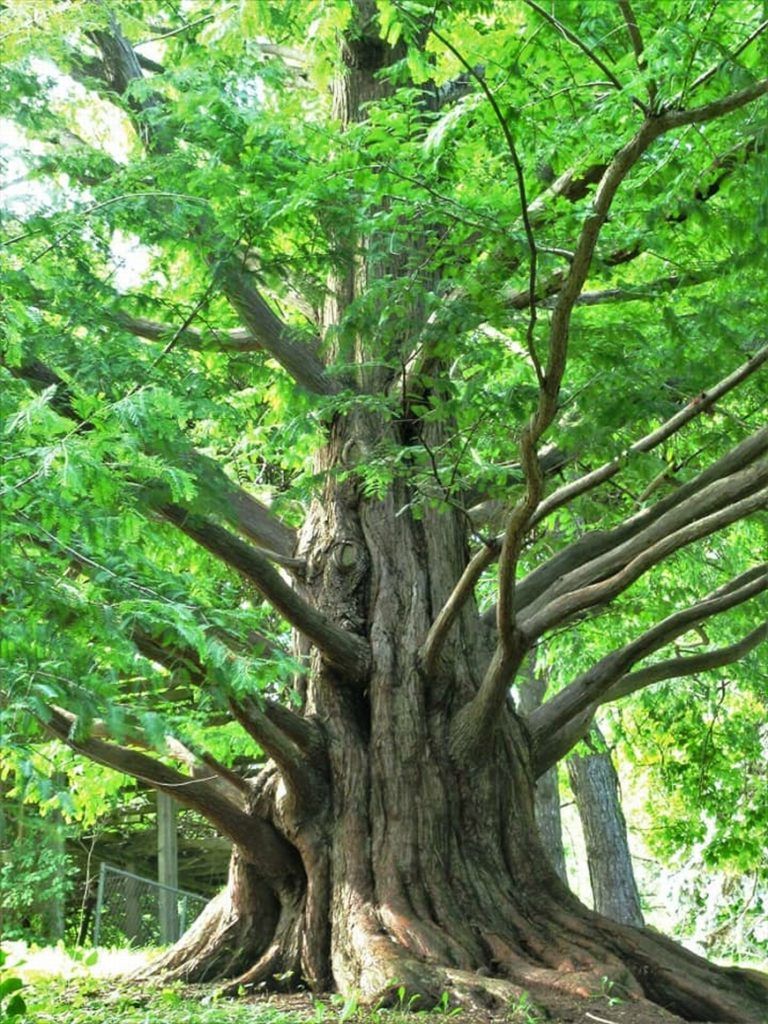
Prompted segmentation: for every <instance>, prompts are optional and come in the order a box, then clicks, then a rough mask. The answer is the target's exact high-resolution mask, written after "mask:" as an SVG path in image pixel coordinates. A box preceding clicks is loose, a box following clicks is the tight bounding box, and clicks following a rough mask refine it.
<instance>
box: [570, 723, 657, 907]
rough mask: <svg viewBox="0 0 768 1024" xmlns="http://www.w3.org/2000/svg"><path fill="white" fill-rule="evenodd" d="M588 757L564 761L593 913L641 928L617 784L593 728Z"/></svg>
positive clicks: (604, 751)
mask: <svg viewBox="0 0 768 1024" xmlns="http://www.w3.org/2000/svg"><path fill="white" fill-rule="evenodd" d="M586 743H587V744H588V745H589V747H590V748H591V749H590V753H588V754H583V755H582V754H574V755H572V756H571V757H569V758H568V760H567V765H568V776H569V778H570V780H571V788H572V789H573V795H574V797H575V798H576V806H577V807H578V809H579V817H580V818H581V825H582V828H583V830H584V841H585V843H586V847H587V862H588V864H589V879H590V883H591V885H592V895H593V897H594V901H595V910H597V911H599V913H601V914H605V915H606V917H610V918H613V920H614V921H620V922H622V923H623V924H633V925H637V926H638V927H639V926H642V925H643V923H644V921H643V912H642V910H641V908H640V894H639V893H638V891H637V883H636V881H635V872H634V869H633V867H632V857H631V855H630V852H629V844H628V842H627V823H626V821H625V819H624V812H623V811H622V809H621V800H620V798H619V780H618V776H617V774H616V769H615V768H614V766H613V761H612V760H611V754H610V751H609V750H608V749H607V748H606V745H605V740H604V739H603V736H602V733H601V732H600V730H599V728H598V726H597V725H593V726H592V729H591V730H590V733H589V736H588V737H587V739H586Z"/></svg>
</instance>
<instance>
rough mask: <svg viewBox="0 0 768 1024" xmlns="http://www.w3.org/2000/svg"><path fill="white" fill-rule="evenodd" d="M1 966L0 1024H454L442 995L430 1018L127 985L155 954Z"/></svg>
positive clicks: (203, 988)
mask: <svg viewBox="0 0 768 1024" xmlns="http://www.w3.org/2000/svg"><path fill="white" fill-rule="evenodd" d="M5 950H6V952H5V962H4V964H1V965H0V993H2V991H3V982H4V981H8V980H9V979H11V978H13V979H14V980H13V983H12V984H11V985H10V986H9V987H8V988H9V991H8V996H9V997H10V996H11V994H12V995H13V996H14V998H15V1002H14V1003H13V1004H12V1005H13V1007H14V1009H15V1011H16V1012H15V1013H8V1012H7V1007H8V1006H9V1005H11V1004H10V999H9V998H8V999H6V1000H5V1001H3V999H2V998H0V1024H27V1022H29V1024H414V1021H422V1022H427V1021H429V1024H439V1022H441V1021H444V1022H446V1024H447V1022H448V1020H449V1019H451V1020H454V1019H455V1021H456V1024H460V1017H461V1015H459V1018H457V1017H456V1015H457V1014H458V1011H457V1010H455V1009H452V1008H451V1005H450V1000H449V997H448V995H447V994H446V995H445V998H444V1000H443V1001H442V1002H441V1003H440V1004H439V1005H438V1006H437V1007H436V1008H435V1009H433V1010H431V1011H430V1012H429V1013H419V1012H418V1006H417V1005H415V1004H413V1003H409V1002H408V1001H407V1000H406V996H405V993H403V996H402V1006H398V1007H395V1008H388V1009H377V1008H370V1007H363V1006H361V1005H360V1004H359V1002H358V1000H357V999H355V997H354V996H349V997H346V998H345V997H342V996H338V995H328V996H326V997H323V998H316V997H313V996H311V995H310V994H309V993H307V994H306V995H297V996H286V997H280V996H276V997H273V998H267V997H263V998H259V997H258V996H251V995H246V994H243V996H242V997H241V998H238V999H225V998H221V997H219V996H218V994H217V990H216V986H215V985H184V984H182V983H180V982H174V983H172V984H169V985H162V984H160V983H153V984H149V983H139V982H136V981H132V980H130V979H129V978H127V977H126V976H127V975H130V974H131V973H132V972H133V971H136V970H137V969H139V968H140V967H142V966H143V965H144V964H146V963H147V962H148V960H149V959H151V957H152V956H153V955H154V953H155V952H156V951H146V950H131V949H119V950H118V949H116V950H98V951H96V950H78V949H67V948H66V947H65V946H64V945H63V944H60V945H59V946H56V947H49V948H42V949H39V948H36V947H26V946H25V945H24V944H22V943H9V944H6V946H5ZM539 1019H540V1018H539V1017H538V1016H537V1015H536V1014H535V1012H534V1010H533V1005H532V1004H531V1003H529V1001H528V1000H527V998H525V999H522V1000H520V1001H519V1002H517V1003H516V1004H515V1005H514V1006H510V1007H509V1008H508V1013H507V1014H506V1015H505V1024H538V1021H539Z"/></svg>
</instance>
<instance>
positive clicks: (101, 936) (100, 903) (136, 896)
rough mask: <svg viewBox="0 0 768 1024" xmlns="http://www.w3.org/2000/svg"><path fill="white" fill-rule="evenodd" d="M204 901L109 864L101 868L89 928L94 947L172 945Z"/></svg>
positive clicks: (203, 904)
mask: <svg viewBox="0 0 768 1024" xmlns="http://www.w3.org/2000/svg"><path fill="white" fill-rule="evenodd" d="M207 902H208V900H207V899H206V898H205V897H204V896H200V895H198V894H197V893H194V892H186V891H185V890H183V889H174V888H171V887H170V886H168V885H162V884H161V883H160V882H155V881H153V880H152V879H151V878H142V877H141V876H140V875H134V874H132V872H130V871H123V870H121V869H120V868H115V867H113V866H112V865H111V864H102V865H101V870H100V872H99V888H98V893H97V896H96V913H95V918H94V924H93V944H94V946H123V945H125V944H126V943H129V944H130V945H132V946H158V945H167V944H168V943H171V942H175V941H176V940H177V939H178V938H179V936H180V935H182V934H183V933H184V932H185V931H186V930H187V928H189V926H190V925H191V924H192V922H193V921H194V920H195V918H197V917H199V915H200V913H201V912H202V910H203V908H204V907H205V905H206V903H207Z"/></svg>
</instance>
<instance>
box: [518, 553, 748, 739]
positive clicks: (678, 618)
mask: <svg viewBox="0 0 768 1024" xmlns="http://www.w3.org/2000/svg"><path fill="white" fill-rule="evenodd" d="M767 590H768V564H763V565H760V566H756V567H755V568H753V569H750V570H748V571H747V572H746V573H742V575H741V576H739V577H737V578H736V580H733V581H731V582H730V583H728V584H726V586H725V587H721V588H719V589H718V590H715V591H713V592H712V593H711V594H709V595H708V596H707V597H705V598H703V599H702V600H701V601H699V602H697V603H696V604H693V605H691V606H690V607H688V608H686V609H684V610H683V611H680V612H676V613H675V614H674V615H670V616H669V617H668V618H666V619H664V620H663V621H662V622H660V623H658V624H657V625H656V626H654V627H653V628H652V629H649V630H647V631H646V632H645V633H643V634H642V635H641V636H640V637H638V638H637V639H635V640H633V641H632V642H631V643H629V644H626V645H625V646H624V647H622V648H620V649H619V650H617V651H612V652H611V653H610V654H608V655H606V656H605V657H604V658H601V660H600V661H599V662H597V664H596V665H593V666H592V668H590V669H589V670H588V671H587V672H584V673H583V674H582V675H581V676H579V677H578V679H575V680H574V681H573V682H572V683H570V684H569V685H568V686H566V687H565V689H564V690H561V691H560V692H559V693H558V694H556V695H555V696H554V697H552V698H551V699H550V700H548V701H547V702H546V703H544V704H542V705H541V707H539V708H537V709H536V710H535V711H534V712H533V713H532V714H531V715H530V718H529V722H528V724H529V728H530V730H531V734H532V736H533V740H534V745H536V746H540V745H541V744H542V743H543V742H544V741H545V740H546V739H547V738H548V737H550V736H553V735H555V734H556V733H557V732H558V731H559V730H561V729H562V728H563V727H564V726H566V725H567V723H568V722H570V721H571V720H572V719H575V718H576V717H577V716H579V715H582V714H583V713H584V712H585V711H587V710H589V712H590V714H592V713H594V709H595V707H597V706H598V705H599V704H601V703H604V702H605V701H607V700H611V699H614V697H611V696H609V694H610V693H611V692H612V691H613V693H614V696H619V695H621V693H622V692H631V689H624V688H622V687H621V685H620V681H622V680H623V679H625V678H628V677H627V672H628V671H629V669H630V668H631V667H632V666H633V665H635V664H636V663H637V662H638V661H640V660H642V659H643V658H646V657H648V656H649V655H651V654H653V653H654V652H655V651H658V650H660V649H661V648H662V647H664V646H666V645H667V644H668V643H670V642H671V641H672V640H674V639H675V638H676V637H678V636H680V635H681V634H682V633H685V632H687V631H688V630H689V629H690V628H691V627H692V626H694V625H697V624H698V623H700V622H702V621H704V620H705V619H708V618H711V617H712V616H714V615H720V614H722V613H723V612H725V611H728V610H730V609H731V608H735V607H737V606H738V605H742V604H744V603H745V602H747V601H751V600H752V599H754V598H755V597H757V596H758V595H760V594H763V593H765V592H766V591H767ZM757 642H758V641H757V640H755V644H756V643H757ZM753 646H754V645H753ZM750 649H751V648H750ZM684 660H688V659H684ZM678 667H679V666H678ZM693 670H694V671H696V668H695V666H694V668H693ZM646 678H647V682H646V683H645V684H643V683H640V684H639V685H638V686H635V687H634V688H635V689H639V686H640V685H649V684H650V683H651V682H653V681H655V680H654V679H653V675H652V673H649V674H648V675H647V677H646ZM659 678H663V675H662V676H660V677H659ZM614 688H616V689H614Z"/></svg>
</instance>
